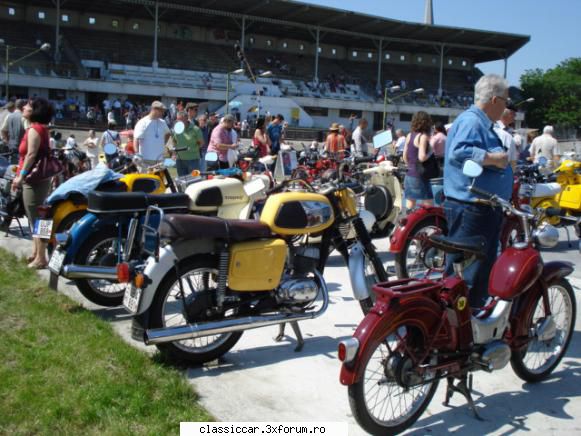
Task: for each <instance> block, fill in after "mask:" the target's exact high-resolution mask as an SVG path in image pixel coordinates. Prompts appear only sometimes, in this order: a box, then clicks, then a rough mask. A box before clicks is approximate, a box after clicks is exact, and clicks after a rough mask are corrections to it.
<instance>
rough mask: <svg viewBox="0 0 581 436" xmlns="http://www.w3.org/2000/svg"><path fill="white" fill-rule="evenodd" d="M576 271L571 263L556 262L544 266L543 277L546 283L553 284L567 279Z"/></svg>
mask: <svg viewBox="0 0 581 436" xmlns="http://www.w3.org/2000/svg"><path fill="white" fill-rule="evenodd" d="M574 270H575V267H574V265H573V264H572V263H571V262H563V261H554V262H547V263H545V264H544V265H543V273H542V275H541V277H543V280H544V281H545V282H546V283H549V284H550V283H551V282H553V281H555V280H557V279H560V278H563V277H567V276H568V275H569V274H571V273H572V272H573V271H574Z"/></svg>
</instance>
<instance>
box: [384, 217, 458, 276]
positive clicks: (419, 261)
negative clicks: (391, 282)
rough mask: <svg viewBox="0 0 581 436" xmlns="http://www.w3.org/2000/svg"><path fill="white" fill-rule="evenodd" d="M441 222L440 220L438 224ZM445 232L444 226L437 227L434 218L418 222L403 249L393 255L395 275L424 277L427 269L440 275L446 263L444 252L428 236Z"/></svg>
mask: <svg viewBox="0 0 581 436" xmlns="http://www.w3.org/2000/svg"><path fill="white" fill-rule="evenodd" d="M442 224H443V222H442V221H441V220H440V226H442ZM442 234H444V235H445V234H447V229H446V228H445V227H439V226H438V225H437V224H436V220H434V219H427V220H425V221H423V222H421V223H420V224H418V225H417V226H416V227H415V228H414V229H413V230H412V231H411V232H410V235H409V237H408V239H407V241H406V243H405V246H404V249H403V250H402V251H401V252H399V253H396V255H395V271H396V274H397V277H398V278H400V279H404V278H408V277H410V278H419V277H424V275H425V274H426V273H427V271H428V270H430V269H431V270H432V272H433V273H434V274H436V275H441V273H442V272H443V271H444V267H445V265H446V257H445V256H446V253H444V252H443V251H442V250H439V249H437V248H435V247H433V246H432V245H431V244H430V241H429V239H428V238H429V237H430V236H432V235H442Z"/></svg>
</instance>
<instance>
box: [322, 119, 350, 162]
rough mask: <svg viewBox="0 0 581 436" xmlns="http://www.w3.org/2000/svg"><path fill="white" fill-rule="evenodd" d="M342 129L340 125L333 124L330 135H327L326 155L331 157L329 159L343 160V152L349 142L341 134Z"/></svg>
mask: <svg viewBox="0 0 581 436" xmlns="http://www.w3.org/2000/svg"><path fill="white" fill-rule="evenodd" d="M339 130H341V128H340V127H339V124H338V123H333V124H331V127H329V134H328V135H327V140H326V141H325V153H327V154H328V155H329V158H331V159H336V160H342V159H343V157H344V156H343V154H344V153H343V152H344V151H345V148H347V141H346V140H345V137H344V136H343V135H341V134H340V133H339Z"/></svg>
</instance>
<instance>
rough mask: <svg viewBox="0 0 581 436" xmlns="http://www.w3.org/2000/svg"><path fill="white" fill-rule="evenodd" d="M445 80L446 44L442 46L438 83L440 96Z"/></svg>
mask: <svg viewBox="0 0 581 436" xmlns="http://www.w3.org/2000/svg"><path fill="white" fill-rule="evenodd" d="M443 81H444V44H442V45H441V46H440V81H439V85H438V96H440V97H441V96H442V91H443V90H442V83H443Z"/></svg>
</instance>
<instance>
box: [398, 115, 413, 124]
mask: <svg viewBox="0 0 581 436" xmlns="http://www.w3.org/2000/svg"><path fill="white" fill-rule="evenodd" d="M399 120H400V121H403V122H410V121H411V120H412V114H399Z"/></svg>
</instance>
